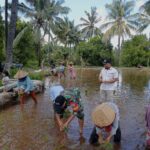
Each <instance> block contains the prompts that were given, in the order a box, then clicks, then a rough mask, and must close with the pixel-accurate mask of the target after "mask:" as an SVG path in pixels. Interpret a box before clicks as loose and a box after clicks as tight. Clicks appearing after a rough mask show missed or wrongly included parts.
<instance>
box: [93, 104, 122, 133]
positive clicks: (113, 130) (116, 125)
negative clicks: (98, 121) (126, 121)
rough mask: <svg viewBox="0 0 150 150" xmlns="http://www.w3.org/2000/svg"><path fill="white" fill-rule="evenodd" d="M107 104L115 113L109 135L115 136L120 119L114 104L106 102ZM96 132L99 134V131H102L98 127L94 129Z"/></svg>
mask: <svg viewBox="0 0 150 150" xmlns="http://www.w3.org/2000/svg"><path fill="white" fill-rule="evenodd" d="M107 104H108V105H109V106H110V107H111V108H112V109H113V110H114V112H115V115H116V116H115V120H114V121H113V123H112V129H111V135H115V134H116V131H117V129H118V127H119V119H120V115H119V109H118V106H117V105H116V104H115V103H112V102H107ZM96 131H97V132H99V131H101V132H102V131H103V129H100V128H98V127H96Z"/></svg>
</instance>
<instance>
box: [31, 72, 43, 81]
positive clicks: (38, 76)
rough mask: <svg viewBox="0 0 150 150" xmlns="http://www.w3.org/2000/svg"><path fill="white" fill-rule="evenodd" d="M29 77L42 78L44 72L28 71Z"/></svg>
mask: <svg viewBox="0 0 150 150" xmlns="http://www.w3.org/2000/svg"><path fill="white" fill-rule="evenodd" d="M29 77H30V78H31V79H32V80H44V73H43V72H36V73H35V72H34V73H29Z"/></svg>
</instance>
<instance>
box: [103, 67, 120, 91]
mask: <svg viewBox="0 0 150 150" xmlns="http://www.w3.org/2000/svg"><path fill="white" fill-rule="evenodd" d="M100 77H102V80H104V81H109V80H113V79H115V78H118V71H117V70H116V69H115V68H113V67H111V68H110V69H105V68H103V69H102V70H101V73H100ZM116 82H117V81H116ZM116 82H114V83H102V84H101V86H100V89H101V90H115V89H116Z"/></svg>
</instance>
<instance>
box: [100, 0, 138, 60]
mask: <svg viewBox="0 0 150 150" xmlns="http://www.w3.org/2000/svg"><path fill="white" fill-rule="evenodd" d="M105 7H106V9H107V11H108V16H107V19H108V20H109V21H107V22H106V23H104V24H103V25H102V26H101V29H102V30H106V32H105V34H104V40H106V41H107V40H110V39H111V37H113V36H118V58H119V56H120V50H121V39H122V40H124V37H125V36H131V35H132V34H131V31H136V28H137V22H136V21H135V18H134V16H135V14H132V11H133V9H134V1H121V0H113V2H112V3H111V4H106V6H105Z"/></svg>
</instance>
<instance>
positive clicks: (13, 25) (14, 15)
mask: <svg viewBox="0 0 150 150" xmlns="http://www.w3.org/2000/svg"><path fill="white" fill-rule="evenodd" d="M17 4H18V0H12V5H11V18H10V25H9V28H8V33H9V34H8V41H7V51H6V66H5V69H8V70H9V69H10V66H11V64H12V62H13V41H14V37H15V31H16V21H17V11H18V8H17Z"/></svg>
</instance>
